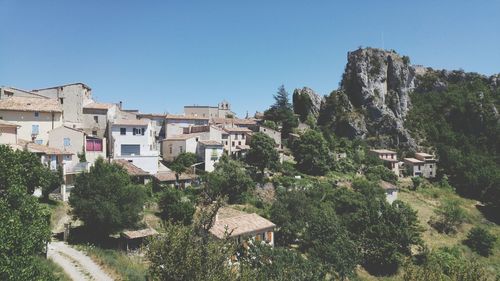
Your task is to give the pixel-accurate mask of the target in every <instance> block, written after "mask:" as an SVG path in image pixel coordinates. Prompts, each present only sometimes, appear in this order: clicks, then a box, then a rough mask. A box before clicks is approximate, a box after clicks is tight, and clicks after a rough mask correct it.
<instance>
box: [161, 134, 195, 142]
mask: <svg viewBox="0 0 500 281" xmlns="http://www.w3.org/2000/svg"><path fill="white" fill-rule="evenodd" d="M198 136H200V134H199V133H193V134H180V135H173V136H169V137H167V138H166V139H164V140H163V141H169V140H188V139H191V138H195V137H198Z"/></svg>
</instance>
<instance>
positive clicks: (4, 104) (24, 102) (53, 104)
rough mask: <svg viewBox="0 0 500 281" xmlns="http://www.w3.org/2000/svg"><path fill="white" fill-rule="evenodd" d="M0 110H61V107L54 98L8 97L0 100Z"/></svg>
mask: <svg viewBox="0 0 500 281" xmlns="http://www.w3.org/2000/svg"><path fill="white" fill-rule="evenodd" d="M0 110H10V111H38V112H62V107H61V105H60V104H59V102H58V101H57V100H56V99H49V98H31V97H30V98H28V97H10V98H6V99H2V100H0Z"/></svg>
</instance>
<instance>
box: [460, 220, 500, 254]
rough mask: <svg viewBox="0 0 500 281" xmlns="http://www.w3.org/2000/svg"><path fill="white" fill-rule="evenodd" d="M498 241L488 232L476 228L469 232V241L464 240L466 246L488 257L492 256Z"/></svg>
mask: <svg viewBox="0 0 500 281" xmlns="http://www.w3.org/2000/svg"><path fill="white" fill-rule="evenodd" d="M496 241H497V238H496V237H495V236H494V235H493V234H491V233H490V232H489V231H488V230H486V229H484V228H482V227H479V226H476V227H473V228H472V229H471V230H470V231H469V234H467V239H466V240H464V244H465V245H467V246H468V247H469V248H471V250H473V251H474V252H476V253H478V254H480V255H481V256H485V257H487V256H489V255H491V254H492V250H493V247H494V246H495V242H496Z"/></svg>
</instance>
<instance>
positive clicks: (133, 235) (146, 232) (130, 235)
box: [121, 228, 158, 239]
mask: <svg viewBox="0 0 500 281" xmlns="http://www.w3.org/2000/svg"><path fill="white" fill-rule="evenodd" d="M121 234H122V236H123V237H125V238H127V239H137V238H145V237H149V236H154V235H157V234H158V231H156V230H154V229H153V228H146V229H140V230H126V231H123V232H122V233H121Z"/></svg>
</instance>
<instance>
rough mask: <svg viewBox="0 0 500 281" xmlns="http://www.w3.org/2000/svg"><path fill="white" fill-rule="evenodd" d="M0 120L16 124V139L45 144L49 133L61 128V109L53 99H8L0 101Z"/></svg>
mask: <svg viewBox="0 0 500 281" xmlns="http://www.w3.org/2000/svg"><path fill="white" fill-rule="evenodd" d="M0 119H2V120H4V121H7V122H10V123H13V124H16V125H18V126H19V128H18V130H17V134H18V138H19V139H23V140H30V141H34V142H35V143H37V144H43V145H45V144H47V143H48V140H49V131H50V130H52V129H54V128H57V127H60V126H62V123H63V121H62V108H61V105H60V104H59V103H58V101H57V100H55V99H48V98H29V97H16V96H14V97H9V98H5V99H2V100H0Z"/></svg>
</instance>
